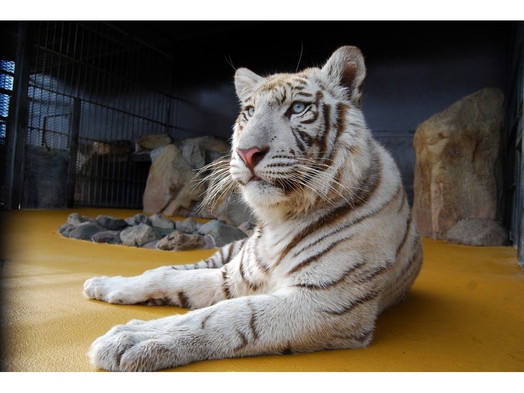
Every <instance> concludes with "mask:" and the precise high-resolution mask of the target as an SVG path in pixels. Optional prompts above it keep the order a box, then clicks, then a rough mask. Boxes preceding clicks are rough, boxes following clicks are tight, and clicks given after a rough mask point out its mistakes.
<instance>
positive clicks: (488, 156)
mask: <svg viewBox="0 0 524 393" xmlns="http://www.w3.org/2000/svg"><path fill="white" fill-rule="evenodd" d="M503 102H504V95H503V93H502V91H501V90H500V89H492V88H486V89H482V90H480V91H477V92H475V93H473V94H471V95H469V96H466V97H464V98H462V99H461V100H459V101H457V102H455V103H454V104H453V105H451V106H450V107H448V108H447V109H445V110H444V111H442V112H440V113H437V114H435V115H434V116H432V117H430V118H429V119H428V120H426V121H424V122H423V123H421V124H420V125H419V126H418V127H417V130H416V132H415V137H414V140H413V145H414V148H415V155H416V163H415V174H414V203H413V217H414V219H415V222H416V224H417V227H418V230H419V232H420V234H421V235H422V236H425V237H433V238H434V239H445V238H446V233H447V232H448V230H449V229H451V228H452V227H453V226H455V225H456V224H457V223H458V222H459V221H461V220H466V219H470V218H480V219H490V220H493V221H497V220H500V218H501V205H500V201H501V193H502V164H501V148H502V144H501V137H502V130H503V126H504V112H503Z"/></svg>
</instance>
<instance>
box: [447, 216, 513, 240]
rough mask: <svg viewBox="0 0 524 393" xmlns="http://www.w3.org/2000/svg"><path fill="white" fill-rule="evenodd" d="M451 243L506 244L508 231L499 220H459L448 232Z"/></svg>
mask: <svg viewBox="0 0 524 393" xmlns="http://www.w3.org/2000/svg"><path fill="white" fill-rule="evenodd" d="M446 237H447V242H448V243H450V244H465V245H469V246H506V245H508V244H509V236H508V231H507V230H506V229H505V228H504V227H503V226H502V225H501V224H500V223H499V222H497V221H493V220H490V219H488V218H470V219H467V220H462V221H459V222H458V223H457V224H456V225H455V226H453V227H452V228H451V229H450V230H449V231H448V232H447V234H446Z"/></svg>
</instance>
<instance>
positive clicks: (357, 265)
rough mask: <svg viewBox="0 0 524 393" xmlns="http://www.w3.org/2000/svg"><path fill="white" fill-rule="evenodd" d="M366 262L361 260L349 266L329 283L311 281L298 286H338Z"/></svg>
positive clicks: (315, 287)
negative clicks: (311, 282) (312, 282)
mask: <svg viewBox="0 0 524 393" xmlns="http://www.w3.org/2000/svg"><path fill="white" fill-rule="evenodd" d="M365 264H366V262H364V261H363V262H359V263H357V264H356V265H354V266H352V267H351V268H349V269H348V270H347V271H346V272H344V273H343V274H342V276H340V278H338V279H337V280H334V281H331V282H327V283H320V284H309V283H300V284H297V285H296V286H297V287H299V288H305V289H314V290H317V289H328V288H330V287H333V286H336V285H337V284H340V283H341V282H344V281H345V280H346V278H347V277H349V276H350V275H351V274H353V273H354V272H355V271H356V270H358V269H360V268H361V267H362V266H364V265H365Z"/></svg>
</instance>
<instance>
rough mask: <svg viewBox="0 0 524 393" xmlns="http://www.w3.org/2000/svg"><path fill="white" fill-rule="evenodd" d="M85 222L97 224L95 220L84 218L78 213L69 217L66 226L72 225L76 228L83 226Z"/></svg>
mask: <svg viewBox="0 0 524 393" xmlns="http://www.w3.org/2000/svg"><path fill="white" fill-rule="evenodd" d="M84 222H91V223H95V219H94V218H91V217H87V216H83V215H81V214H78V213H71V214H70V215H69V216H68V217H67V221H66V224H71V225H74V226H78V225H80V224H82V223H84Z"/></svg>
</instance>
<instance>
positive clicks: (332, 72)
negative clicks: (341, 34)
mask: <svg viewBox="0 0 524 393" xmlns="http://www.w3.org/2000/svg"><path fill="white" fill-rule="evenodd" d="M322 72H324V73H325V74H327V76H328V78H329V79H330V80H331V81H332V82H334V83H335V84H337V85H340V86H343V87H345V88H346V89H347V92H348V95H349V97H348V98H349V99H350V101H351V103H352V104H353V105H355V106H357V107H359V108H360V106H361V102H360V100H361V97H362V84H363V82H364V78H365V77H366V65H365V64H364V56H362V52H360V49H358V48H357V47H355V46H343V47H341V48H339V49H337V50H336V51H335V52H334V53H333V54H332V55H331V57H330V58H329V60H328V61H327V62H326V64H325V65H324V67H323V68H322Z"/></svg>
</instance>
